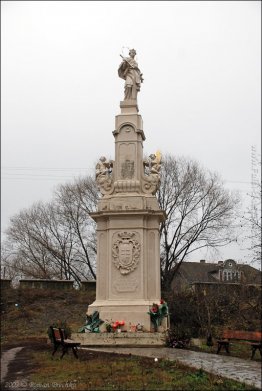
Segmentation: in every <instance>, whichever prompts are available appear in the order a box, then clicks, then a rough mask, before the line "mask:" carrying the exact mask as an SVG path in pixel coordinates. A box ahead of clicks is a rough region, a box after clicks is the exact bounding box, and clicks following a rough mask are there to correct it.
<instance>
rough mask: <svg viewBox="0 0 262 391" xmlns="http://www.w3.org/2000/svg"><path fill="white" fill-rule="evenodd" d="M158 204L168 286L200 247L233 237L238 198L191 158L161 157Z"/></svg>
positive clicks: (164, 281) (163, 268) (163, 270)
mask: <svg viewBox="0 0 262 391" xmlns="http://www.w3.org/2000/svg"><path fill="white" fill-rule="evenodd" d="M157 197H158V201H159V205H160V207H161V209H163V210H164V211H165V212H166V216H167V219H166V221H165V222H163V223H161V226H160V238H161V273H162V274H161V277H162V287H163V288H164V289H166V290H168V289H170V286H171V282H172V280H173V278H174V275H175V273H176V272H177V270H178V268H179V266H180V264H181V263H182V262H183V260H184V259H186V257H187V256H188V255H189V254H191V253H192V252H194V251H196V250H199V249H201V248H204V247H206V248H217V247H220V246H225V245H227V244H229V243H230V242H231V241H232V240H234V236H233V221H234V216H235V211H236V207H237V205H238V204H239V198H238V196H237V195H236V194H231V193H230V192H229V191H227V190H226V189H225V188H224V187H223V184H222V183H221V181H220V179H219V177H218V176H217V175H216V174H212V173H210V172H208V171H205V170H204V169H203V168H201V167H200V166H199V164H198V163H197V162H195V161H193V160H188V159H185V158H178V159H175V158H174V157H171V156H166V157H165V158H164V159H163V165H162V174H161V186H160V189H159V191H158V193H157Z"/></svg>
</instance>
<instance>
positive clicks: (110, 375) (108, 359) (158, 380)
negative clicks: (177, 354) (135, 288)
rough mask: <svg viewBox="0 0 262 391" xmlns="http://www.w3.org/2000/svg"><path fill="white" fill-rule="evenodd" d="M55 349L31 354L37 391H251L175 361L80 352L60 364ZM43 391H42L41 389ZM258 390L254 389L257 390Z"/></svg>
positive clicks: (60, 361) (86, 351)
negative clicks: (54, 390) (48, 390)
mask: <svg viewBox="0 0 262 391" xmlns="http://www.w3.org/2000/svg"><path fill="white" fill-rule="evenodd" d="M51 351H52V349H51V348H49V349H47V348H45V349H42V350H38V351H33V350H30V351H29V352H28V353H27V354H30V355H31V362H32V364H33V370H32V371H31V372H30V374H29V376H28V379H29V381H30V382H31V384H32V388H33V386H34V387H35V388H36V387H37V388H38V389H46V388H47V386H49V388H48V389H50V390H53V389H59V390H70V389H71V390H79V391H80V390H177V391H178V390H184V391H187V390H188V391H189V390H190V391H194V390H201V391H202V390H203V391H204V390H208V391H213V390H214V391H215V390H219V391H220V390H221V391H222V390H239V391H241V390H250V387H247V386H245V385H243V384H241V383H238V382H236V381H232V380H227V379H223V378H221V377H218V376H214V375H211V374H208V373H206V372H204V371H202V370H194V369H191V368H188V367H186V366H184V365H182V364H179V363H178V362H175V361H166V360H162V359H159V361H158V362H155V361H154V359H151V358H146V357H134V356H126V355H118V354H114V353H103V352H92V351H89V350H80V351H79V359H78V360H77V359H75V358H74V356H73V354H72V352H70V353H69V354H68V355H66V356H64V358H63V359H62V360H60V351H59V352H57V353H56V354H55V356H54V357H53V358H52V356H51ZM41 387H42V388H41ZM254 390H255V389H254Z"/></svg>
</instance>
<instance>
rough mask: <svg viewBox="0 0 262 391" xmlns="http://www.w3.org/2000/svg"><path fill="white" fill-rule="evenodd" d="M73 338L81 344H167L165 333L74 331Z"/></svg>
mask: <svg viewBox="0 0 262 391" xmlns="http://www.w3.org/2000/svg"><path fill="white" fill-rule="evenodd" d="M71 338H72V339H73V340H74V341H76V342H80V343H81V346H82V347H84V346H122V347H124V346H129V347H132V346H134V347H150V346H154V347H156V346H159V347H163V346H165V343H166V342H165V341H166V339H165V333H144V332H141V333H139V332H136V333H131V332H126V333H123V332H122V333H72V336H71Z"/></svg>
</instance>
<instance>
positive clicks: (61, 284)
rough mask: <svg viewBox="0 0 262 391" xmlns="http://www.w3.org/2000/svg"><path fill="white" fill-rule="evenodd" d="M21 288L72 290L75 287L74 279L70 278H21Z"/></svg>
mask: <svg viewBox="0 0 262 391" xmlns="http://www.w3.org/2000/svg"><path fill="white" fill-rule="evenodd" d="M19 282H20V288H32V289H58V290H71V289H73V284H74V281H69V280H40V279H37V280H27V279H23V280H20V281H19Z"/></svg>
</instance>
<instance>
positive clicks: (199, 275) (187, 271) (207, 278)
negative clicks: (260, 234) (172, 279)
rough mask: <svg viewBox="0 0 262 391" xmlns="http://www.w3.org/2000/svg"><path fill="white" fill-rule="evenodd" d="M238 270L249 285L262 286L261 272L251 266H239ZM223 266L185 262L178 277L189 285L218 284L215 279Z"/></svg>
mask: <svg viewBox="0 0 262 391" xmlns="http://www.w3.org/2000/svg"><path fill="white" fill-rule="evenodd" d="M236 266H237V269H238V270H240V271H242V272H243V274H244V276H245V278H246V282H247V283H253V284H261V272H260V271H259V270H257V269H255V268H253V267H252V266H250V265H243V264H237V265H236ZM221 268H223V265H218V264H217V263H208V262H187V261H184V262H182V264H181V265H180V267H179V270H178V275H180V277H182V278H183V279H185V280H187V281H188V283H193V282H217V281H218V279H217V278H215V276H214V275H215V274H216V275H217V273H218V271H219V269H221Z"/></svg>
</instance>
